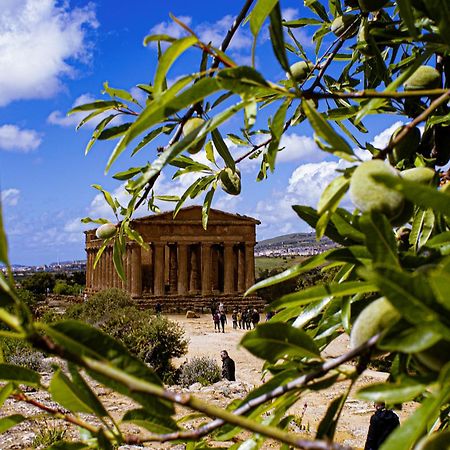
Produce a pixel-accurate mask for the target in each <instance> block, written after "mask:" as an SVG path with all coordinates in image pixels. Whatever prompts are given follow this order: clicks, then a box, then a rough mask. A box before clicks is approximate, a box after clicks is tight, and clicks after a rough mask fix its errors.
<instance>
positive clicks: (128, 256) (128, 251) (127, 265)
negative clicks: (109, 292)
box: [124, 244, 132, 294]
mask: <svg viewBox="0 0 450 450" xmlns="http://www.w3.org/2000/svg"><path fill="white" fill-rule="evenodd" d="M125 255H126V259H125V267H124V269H125V275H126V277H127V280H126V285H125V286H126V291H127V292H128V293H129V294H131V276H132V275H131V268H132V266H131V246H130V245H129V244H128V245H127V246H126V251H125Z"/></svg>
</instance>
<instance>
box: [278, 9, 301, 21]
mask: <svg viewBox="0 0 450 450" xmlns="http://www.w3.org/2000/svg"><path fill="white" fill-rule="evenodd" d="M281 17H282V18H283V20H286V21H287V22H290V21H291V20H294V19H297V18H298V17H299V11H298V9H297V8H283V9H282V10H281Z"/></svg>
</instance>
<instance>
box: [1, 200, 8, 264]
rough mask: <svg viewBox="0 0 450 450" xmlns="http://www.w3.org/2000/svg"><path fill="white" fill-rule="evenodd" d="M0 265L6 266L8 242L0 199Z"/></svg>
mask: <svg viewBox="0 0 450 450" xmlns="http://www.w3.org/2000/svg"><path fill="white" fill-rule="evenodd" d="M0 263H3V264H6V265H7V264H8V242H7V240H6V233H5V229H4V227H3V213H2V203H1V199H0Z"/></svg>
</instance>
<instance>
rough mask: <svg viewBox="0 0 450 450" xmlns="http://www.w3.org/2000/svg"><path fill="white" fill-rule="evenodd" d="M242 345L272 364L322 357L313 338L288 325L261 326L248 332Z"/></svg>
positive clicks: (275, 323)
mask: <svg viewBox="0 0 450 450" xmlns="http://www.w3.org/2000/svg"><path fill="white" fill-rule="evenodd" d="M240 345H242V346H243V347H244V348H246V349H247V350H248V351H249V352H250V353H252V354H253V355H255V356H257V357H258V358H262V359H266V360H267V361H270V362H272V363H275V362H276V361H278V360H279V359H286V358H287V359H289V358H291V357H298V358H303V357H307V358H317V357H320V352H319V349H318V348H317V347H316V344H315V343H314V341H313V340H312V339H311V337H310V336H308V335H307V334H306V333H305V332H304V331H302V330H299V329H297V328H294V327H292V326H291V325H290V324H287V323H280V322H273V323H271V322H269V323H264V324H261V325H259V326H258V327H257V328H255V329H254V330H252V331H250V332H248V333H247V334H246V335H245V336H244V337H243V338H242V340H241V343H240Z"/></svg>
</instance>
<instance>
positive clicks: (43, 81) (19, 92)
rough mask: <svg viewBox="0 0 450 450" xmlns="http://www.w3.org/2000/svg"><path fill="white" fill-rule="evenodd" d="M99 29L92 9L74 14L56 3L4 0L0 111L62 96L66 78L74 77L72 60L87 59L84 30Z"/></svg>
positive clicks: (0, 29)
mask: <svg viewBox="0 0 450 450" xmlns="http://www.w3.org/2000/svg"><path fill="white" fill-rule="evenodd" d="M61 3H62V4H61ZM97 26H98V23H97V21H96V18H95V12H94V7H93V4H88V5H87V6H85V7H83V8H74V9H72V10H70V9H69V7H68V3H67V2H57V1H56V0H8V1H7V2H6V4H5V1H3V2H2V14H1V15H0V67H2V68H3V70H2V71H0V106H4V105H7V104H8V103H10V102H12V101H14V100H19V99H31V98H49V97H51V96H53V95H54V94H55V93H56V92H58V91H60V90H61V89H62V86H63V84H62V78H63V77H64V76H74V75H75V69H74V67H73V66H72V65H71V63H70V62H69V61H74V60H78V61H83V62H85V61H88V60H89V58H90V56H91V51H92V49H91V47H90V45H89V44H88V43H87V42H86V41H87V39H86V31H87V29H89V28H96V27H97Z"/></svg>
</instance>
